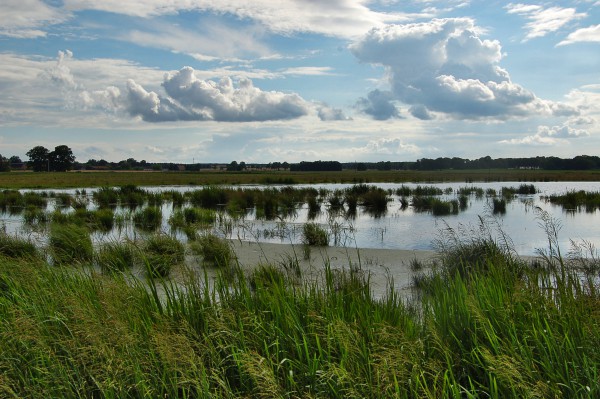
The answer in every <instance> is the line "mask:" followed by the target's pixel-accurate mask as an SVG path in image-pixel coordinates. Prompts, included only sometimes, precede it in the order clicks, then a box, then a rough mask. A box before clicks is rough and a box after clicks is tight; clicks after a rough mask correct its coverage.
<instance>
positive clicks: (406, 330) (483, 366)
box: [0, 237, 600, 398]
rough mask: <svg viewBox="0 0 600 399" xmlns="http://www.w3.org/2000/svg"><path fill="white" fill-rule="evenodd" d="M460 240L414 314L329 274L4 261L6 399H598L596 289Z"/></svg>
mask: <svg viewBox="0 0 600 399" xmlns="http://www.w3.org/2000/svg"><path fill="white" fill-rule="evenodd" d="M455 238H456V237H454V238H453V239H450V240H448V241H447V242H446V244H445V245H443V246H441V247H440V251H441V252H440V260H439V264H438V265H439V266H438V268H437V269H436V270H435V271H433V272H432V273H431V274H428V275H424V276H421V277H420V278H419V279H418V280H415V281H418V282H419V287H420V290H419V297H418V299H416V300H415V302H413V303H409V304H406V303H403V302H402V301H401V300H400V298H399V297H398V295H397V294H396V293H395V292H394V291H393V290H389V292H388V295H386V296H384V297H383V298H381V299H374V298H373V296H372V295H371V291H370V287H369V279H368V276H366V275H364V274H363V273H362V272H361V271H360V270H356V269H353V270H347V271H337V270H331V269H330V268H328V267H327V266H326V265H325V268H324V270H323V274H322V279H321V280H320V281H317V282H312V283H307V282H302V280H301V279H299V277H298V276H297V275H296V274H295V273H291V274H288V273H287V272H286V270H285V269H284V268H281V267H280V266H278V265H258V266H257V268H256V270H255V271H254V272H249V274H246V275H244V274H242V273H241V272H240V271H239V270H237V269H236V268H233V269H227V268H225V269H222V270H223V274H222V275H221V276H220V277H219V278H218V279H217V280H216V281H215V282H214V285H210V286H209V285H208V284H207V283H206V282H205V281H206V280H205V279H204V278H202V277H198V276H193V275H191V274H190V276H188V278H186V279H185V282H184V283H183V285H180V286H175V285H173V284H171V283H169V282H168V281H164V280H148V282H141V281H139V280H131V279H130V278H129V277H128V276H127V275H121V274H111V275H104V274H99V273H96V272H90V269H86V268H84V267H83V266H81V265H76V264H72V265H63V266H49V265H48V264H46V263H45V262H43V261H42V260H39V259H38V260H35V259H31V258H29V259H20V258H19V255H18V254H16V255H14V254H13V255H11V256H13V258H6V257H3V258H0V320H2V322H1V323H0V397H98V398H116V397H119V398H126V397H132V398H134V397H181V398H193V397H199V398H206V397H211V398H232V397H269V398H271V397H314V398H316V397H333V398H335V397H339V398H348V397H367V398H382V397H399V398H440V397H454V398H464V397H491V398H506V397H524V398H527V397H530V398H534V397H544V398H546V397H578V398H585V397H588V398H594V397H598V396H599V395H600V387H599V381H600V380H599V378H600V370H599V366H598V365H599V364H600V350H599V349H598V348H600V312H599V311H598V309H600V296H599V295H598V291H597V288H598V287H597V286H594V280H592V279H591V278H590V279H586V278H580V276H577V275H576V274H575V272H574V271H573V270H571V269H569V268H568V267H567V265H566V264H564V263H563V264H561V263H560V262H557V259H556V258H553V257H552V256H549V257H547V258H546V260H547V262H546V263H543V264H539V265H538V267H535V268H533V267H530V266H529V265H526V264H524V263H523V262H522V261H520V260H518V259H516V258H514V257H513V256H511V252H510V250H506V249H505V248H502V247H500V246H499V245H497V244H496V243H495V242H494V241H493V240H488V239H485V238H484V239H479V238H476V239H474V240H470V241H469V240H466V241H464V240H462V241H461V239H459V241H456V240H455ZM558 260H560V259H558ZM83 270H87V271H86V272H85V273H83V272H81V271H83ZM589 271H590V273H596V275H597V272H598V269H597V268H590V269H589ZM132 281H133V282H132ZM595 281H596V282H597V280H595ZM390 283H391V281H390ZM390 286H393V284H390ZM163 292H164V294H162V293H163ZM159 293H160V294H159Z"/></svg>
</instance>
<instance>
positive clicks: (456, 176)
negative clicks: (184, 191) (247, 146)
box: [0, 169, 600, 189]
mask: <svg viewBox="0 0 600 399" xmlns="http://www.w3.org/2000/svg"><path fill="white" fill-rule="evenodd" d="M486 181H489V182H494V181H499V182H502V181H511V182H515V181H528V182H538V181H600V171H598V170H593V171H568V170H567V171H548V170H509V169H485V170H439V171H375V170H370V171H352V170H344V171H341V172H290V171H264V172H263V171H252V172H216V171H215V172H199V173H196V172H68V173H58V172H50V173H46V172H40V173H33V172H7V173H0V188H16V189H23V188H25V189H27V188H67V187H69V188H81V187H104V186H107V187H115V186H124V185H130V184H133V185H136V186H161V185H206V184H295V183H382V182H392V183H403V182H432V183H433V182H486Z"/></svg>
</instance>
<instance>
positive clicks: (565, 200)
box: [545, 190, 600, 212]
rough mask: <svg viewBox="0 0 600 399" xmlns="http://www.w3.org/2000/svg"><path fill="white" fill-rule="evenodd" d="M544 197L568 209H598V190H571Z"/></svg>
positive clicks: (599, 196) (599, 206)
mask: <svg viewBox="0 0 600 399" xmlns="http://www.w3.org/2000/svg"><path fill="white" fill-rule="evenodd" d="M545 199H546V200H547V201H549V202H550V203H552V204H557V205H560V206H562V207H563V208H564V209H568V210H581V209H582V208H583V209H585V211H586V212H595V211H596V209H600V192H590V191H584V190H579V191H575V190H573V191H569V192H567V193H565V194H560V195H559V194H555V195H550V196H548V197H545Z"/></svg>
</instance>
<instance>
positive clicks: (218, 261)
mask: <svg viewBox="0 0 600 399" xmlns="http://www.w3.org/2000/svg"><path fill="white" fill-rule="evenodd" d="M190 247H191V249H192V251H194V252H195V253H196V254H198V255H200V256H202V260H203V262H204V263H205V264H209V265H212V266H215V267H222V268H227V267H228V266H230V263H231V261H232V260H233V256H234V253H233V250H232V249H231V247H230V245H229V242H227V240H225V239H223V238H220V237H217V236H216V235H214V234H204V235H202V236H200V237H199V238H198V239H197V240H196V241H194V242H192V243H190Z"/></svg>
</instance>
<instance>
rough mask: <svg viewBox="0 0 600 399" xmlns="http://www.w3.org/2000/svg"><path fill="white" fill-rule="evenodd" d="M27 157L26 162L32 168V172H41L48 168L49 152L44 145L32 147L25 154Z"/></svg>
mask: <svg viewBox="0 0 600 399" xmlns="http://www.w3.org/2000/svg"><path fill="white" fill-rule="evenodd" d="M25 155H27V156H28V157H29V162H27V164H28V165H29V166H30V167H32V168H33V171H34V172H41V171H44V170H49V169H50V164H49V161H50V158H49V155H50V152H49V151H48V149H47V148H46V147H43V146H41V145H38V146H35V147H33V148H32V149H31V150H29V151H27V153H26V154H25Z"/></svg>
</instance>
